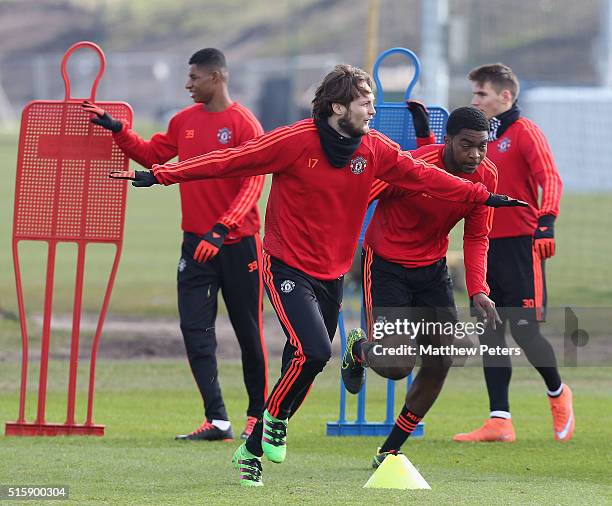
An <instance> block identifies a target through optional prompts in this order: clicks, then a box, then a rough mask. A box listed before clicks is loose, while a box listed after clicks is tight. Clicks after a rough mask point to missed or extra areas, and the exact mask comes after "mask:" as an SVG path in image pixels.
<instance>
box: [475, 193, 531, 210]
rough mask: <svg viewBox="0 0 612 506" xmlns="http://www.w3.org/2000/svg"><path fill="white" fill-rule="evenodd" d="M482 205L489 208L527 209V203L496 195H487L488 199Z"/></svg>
mask: <svg viewBox="0 0 612 506" xmlns="http://www.w3.org/2000/svg"><path fill="white" fill-rule="evenodd" d="M484 205H485V206H489V207H529V204H528V203H527V202H524V201H522V200H517V199H513V198H512V197H508V195H499V194H497V193H491V194H489V198H488V199H487V200H486V201H485V202H484Z"/></svg>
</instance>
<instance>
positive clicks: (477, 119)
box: [446, 106, 489, 136]
mask: <svg viewBox="0 0 612 506" xmlns="http://www.w3.org/2000/svg"><path fill="white" fill-rule="evenodd" d="M464 128H466V129H468V130H476V131H477V132H487V131H488V130H489V120H488V119H487V117H486V116H485V114H484V113H483V112H482V111H481V110H480V109H476V107H472V106H467V107H459V108H457V109H455V110H454V111H453V112H452V113H451V115H450V116H449V117H448V122H447V123H446V133H447V134H448V135H451V136H452V135H457V134H458V133H459V132H460V131H461V130H463V129H464Z"/></svg>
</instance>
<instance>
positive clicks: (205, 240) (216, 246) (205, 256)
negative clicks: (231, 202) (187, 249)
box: [193, 223, 229, 263]
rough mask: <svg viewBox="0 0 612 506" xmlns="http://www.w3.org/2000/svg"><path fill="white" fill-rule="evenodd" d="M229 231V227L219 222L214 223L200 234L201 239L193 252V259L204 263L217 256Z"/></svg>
mask: <svg viewBox="0 0 612 506" xmlns="http://www.w3.org/2000/svg"><path fill="white" fill-rule="evenodd" d="M228 233H229V228H227V227H226V226H225V225H221V223H217V224H215V226H214V227H213V228H211V229H210V230H209V231H208V232H206V233H205V234H204V235H203V236H202V240H201V241H200V244H198V247H197V248H196V250H195V253H194V254H193V259H194V260H195V261H196V262H199V263H204V262H208V261H209V260H212V259H213V258H215V257H216V256H217V253H219V250H220V249H221V246H223V241H224V240H225V236H226V235H227V234H228Z"/></svg>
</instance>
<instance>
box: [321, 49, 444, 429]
mask: <svg viewBox="0 0 612 506" xmlns="http://www.w3.org/2000/svg"><path fill="white" fill-rule="evenodd" d="M392 54H399V55H402V56H405V57H406V58H408V59H409V60H410V61H411V62H412V64H413V66H414V76H413V77H412V80H411V81H410V83H409V84H408V87H407V88H406V92H405V94H404V101H402V102H385V100H384V91H383V87H382V85H381V83H380V79H379V77H378V69H379V67H380V64H381V62H382V61H383V60H384V59H385V58H387V57H388V56H390V55H392ZM372 73H373V78H374V82H375V83H376V89H377V95H376V104H375V107H376V116H374V119H373V120H372V124H371V126H372V128H374V129H376V130H378V131H380V132H382V133H384V134H385V135H387V136H388V137H390V138H391V139H393V140H394V141H395V142H397V143H398V144H399V145H400V146H401V147H402V149H404V150H412V149H416V147H417V145H416V134H415V132H414V127H413V125H412V116H411V113H410V110H409V109H408V107H407V106H406V100H408V99H409V98H410V94H411V93H412V89H413V88H414V86H415V84H416V83H417V81H418V79H419V76H420V73H421V64H420V62H419V59H418V58H417V56H416V55H415V54H414V53H413V52H412V51H410V50H409V49H404V48H401V47H395V48H392V49H388V50H387V51H384V52H383V53H381V54H380V55H379V56H378V58H377V59H376V62H375V63H374V69H373V72H372ZM427 110H428V112H429V124H430V129H431V131H432V132H433V133H434V134H435V136H436V139H438V140H441V139H443V137H444V134H445V132H446V122H447V120H448V111H447V110H446V109H444V108H443V107H439V106H429V105H428V106H427ZM375 208H376V202H374V203H373V204H372V205H371V206H370V208H369V209H368V211H367V213H366V217H365V219H364V222H363V226H362V228H361V233H360V235H359V247H361V245H362V243H363V238H364V235H365V231H366V229H367V227H368V224H369V223H370V219H371V218H372V215H373V214H374V209H375ZM361 328H365V312H364V308H363V301H362V305H361ZM338 329H339V331H340V347H341V353H340V356H342V355H343V354H344V350H345V348H346V329H345V327H344V315H343V313H342V311H340V317H339V319H338ZM411 383H412V376H409V377H408V379H407V388H410V384H411ZM366 391H367V378H366V382H365V384H364V386H363V388H362V389H361V392H359V394H358V396H357V418H356V419H355V420H354V421H347V416H346V389H345V388H344V384H343V383H342V380H340V414H339V417H338V420H337V421H335V422H328V423H327V435H328V436H387V435H388V434H389V432H390V431H391V429H392V428H393V426H394V424H395V382H394V381H392V380H388V381H387V407H386V414H385V419H384V421H382V422H368V421H367V420H366V416H365V409H366ZM423 435H424V426H423V424H422V423H420V424H419V425H418V427H417V428H416V429H415V430H414V432H413V433H412V434H411V437H421V436H423Z"/></svg>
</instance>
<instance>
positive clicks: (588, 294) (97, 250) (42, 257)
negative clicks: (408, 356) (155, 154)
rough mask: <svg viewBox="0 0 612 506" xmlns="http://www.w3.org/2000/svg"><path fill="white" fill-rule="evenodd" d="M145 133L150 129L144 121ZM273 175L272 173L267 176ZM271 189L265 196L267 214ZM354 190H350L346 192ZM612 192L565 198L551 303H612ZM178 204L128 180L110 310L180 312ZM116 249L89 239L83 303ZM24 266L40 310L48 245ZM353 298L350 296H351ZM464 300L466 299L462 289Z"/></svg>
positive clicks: (8, 223)
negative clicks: (609, 282)
mask: <svg viewBox="0 0 612 506" xmlns="http://www.w3.org/2000/svg"><path fill="white" fill-rule="evenodd" d="M140 131H144V132H145V133H148V132H151V131H152V129H151V128H150V127H149V128H144V129H140ZM16 151H17V146H16V137H15V136H14V135H13V136H11V135H4V136H0V164H1V165H2V167H4V173H5V178H4V179H5V181H6V184H4V185H1V186H0V214H1V215H2V216H3V217H5V218H4V219H3V220H0V265H1V266H2V268H1V269H0V308H4V309H7V310H10V311H13V312H16V310H17V303H16V298H15V282H14V275H13V267H12V263H13V262H12V253H11V233H12V219H11V217H12V206H13V194H14V177H15V160H16ZM269 183H270V178H269V177H268V184H269ZM267 189H268V188H266V191H265V192H264V196H263V197H262V198H261V200H260V209H261V211H262V216H263V214H264V211H265V204H266V196H267ZM347 198H348V196H347ZM611 216H612V194H602V195H590V194H589V195H572V194H566V195H565V196H564V198H563V200H562V206H561V218H560V219H559V222H558V225H557V237H558V247H557V251H558V253H557V255H556V256H555V257H554V258H553V259H551V260H550V261H549V262H548V264H547V280H548V288H549V305H551V306H560V305H564V304H571V305H574V306H590V305H602V306H611V305H612V290H611V289H610V287H609V286H607V284H605V283H602V280H604V279H609V278H610V277H612V264H611V263H610V262H609V261H608V259H607V255H608V252H609V251H610V250H612V237H611V236H610V234H607V233H605V232H606V231H607V230H609V229H610V226H611V225H612V222H611V218H610V217H611ZM461 228H462V227H461V226H459V227H458V228H457V230H455V231H454V233H453V236H452V237H453V240H452V244H451V248H453V249H460V248H461V242H460V240H461ZM180 241H181V234H180V207H179V195H178V188H177V187H170V188H152V189H149V190H140V191H138V190H135V189H133V188H130V191H129V196H128V210H127V217H126V231H125V240H124V247H123V255H122V258H121V264H120V267H119V272H118V274H117V281H116V284H115V288H114V291H113V297H112V300H111V307H110V312H111V313H115V314H123V315H128V314H142V315H166V316H168V315H172V316H174V315H176V281H175V280H176V265H177V263H178V259H179V253H180ZM113 253H114V251H113V249H112V248H110V247H104V246H100V245H93V246H90V247H89V249H88V253H87V265H86V271H85V272H86V276H85V283H86V285H85V297H84V307H85V310H86V311H89V312H94V311H97V310H98V309H99V307H100V305H101V301H102V295H103V291H104V288H105V286H106V281H107V279H108V271H109V269H110V264H111V261H112V255H113ZM20 254H21V259H22V272H23V279H24V287H25V298H26V306H27V307H28V310H29V311H30V312H32V313H35V312H37V313H40V312H42V305H43V295H44V277H45V268H46V267H45V266H46V247H45V244H44V243H40V242H35V243H33V242H28V243H22V248H21V253H20ZM75 263H76V252H75V248H74V246H73V245H61V246H60V251H59V253H58V260H57V271H56V284H55V304H54V307H55V309H56V310H57V311H58V312H66V311H68V310H69V309H70V308H71V305H72V293H73V285H74V266H75ZM347 302H349V301H347ZM458 302H460V303H461V302H463V300H462V297H461V296H459V298H458Z"/></svg>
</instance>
